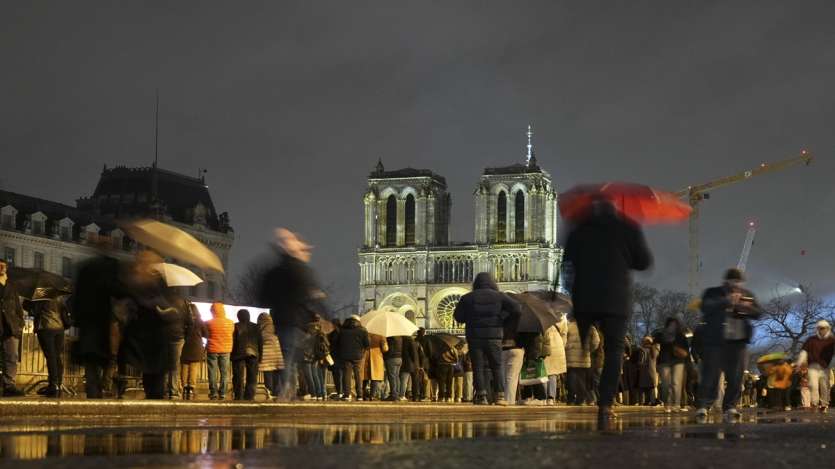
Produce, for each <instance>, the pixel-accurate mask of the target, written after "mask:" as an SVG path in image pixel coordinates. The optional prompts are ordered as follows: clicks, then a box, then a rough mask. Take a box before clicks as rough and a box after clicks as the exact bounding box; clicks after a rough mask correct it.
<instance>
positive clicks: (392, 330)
mask: <svg viewBox="0 0 835 469" xmlns="http://www.w3.org/2000/svg"><path fill="white" fill-rule="evenodd" d="M360 323H361V324H362V325H363V327H365V328H366V329H367V330H368V332H370V333H372V334H378V335H381V336H383V337H395V336H400V335H412V334H414V333H415V332H417V330H418V327H417V326H416V325H415V323H413V322H412V321H409V320H408V319H406V316H403V315H402V314H400V313H398V312H397V311H392V310H379V309H378V310H376V311H371V312H369V313H367V314H366V315H364V316H363V317H361V318H360Z"/></svg>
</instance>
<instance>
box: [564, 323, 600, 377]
mask: <svg viewBox="0 0 835 469" xmlns="http://www.w3.org/2000/svg"><path fill="white" fill-rule="evenodd" d="M599 345H600V335H599V334H598V333H597V328H596V327H594V326H592V327H590V328H589V332H588V337H586V343H585V345H584V344H583V341H582V340H581V339H580V328H578V327H577V321H569V322H568V331H567V333H566V341H565V362H566V365H567V366H568V368H591V351H592V350H593V349H596V348H597V347H598V346H599Z"/></svg>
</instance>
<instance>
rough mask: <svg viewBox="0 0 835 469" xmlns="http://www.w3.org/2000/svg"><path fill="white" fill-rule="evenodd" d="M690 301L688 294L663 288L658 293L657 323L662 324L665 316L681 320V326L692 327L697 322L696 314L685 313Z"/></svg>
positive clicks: (665, 318)
mask: <svg viewBox="0 0 835 469" xmlns="http://www.w3.org/2000/svg"><path fill="white" fill-rule="evenodd" d="M689 303H690V295H688V294H687V293H685V292H681V291H675V290H664V291H663V292H661V294H660V295H658V311H657V316H656V318H657V319H656V320H657V325H658V326H659V327H661V326H663V325H664V321H666V320H667V318H677V319H679V320H681V322H682V324H681V325H682V326H683V327H685V328H690V329H694V328H695V327H696V325H697V324H698V322H699V318H698V315H696V314H687V305H688V304H689Z"/></svg>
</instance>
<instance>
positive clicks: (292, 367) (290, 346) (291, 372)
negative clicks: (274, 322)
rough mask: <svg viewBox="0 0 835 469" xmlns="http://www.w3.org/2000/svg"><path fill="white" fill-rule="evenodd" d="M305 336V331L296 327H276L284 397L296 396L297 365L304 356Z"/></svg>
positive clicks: (306, 335) (282, 394)
mask: <svg viewBox="0 0 835 469" xmlns="http://www.w3.org/2000/svg"><path fill="white" fill-rule="evenodd" d="M307 337H308V334H307V332H305V331H304V330H302V329H299V328H298V327H292V326H291V327H282V328H279V329H278V340H279V342H280V343H281V353H282V354H283V355H284V370H283V374H284V376H283V377H282V383H281V385H282V389H281V396H282V397H283V398H285V399H292V398H294V397H296V378H297V376H298V372H297V369H298V368H297V367H298V365H299V362H301V361H302V359H303V358H304V344H305V343H306V341H307Z"/></svg>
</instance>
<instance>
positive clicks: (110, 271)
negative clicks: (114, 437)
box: [70, 254, 121, 399]
mask: <svg viewBox="0 0 835 469" xmlns="http://www.w3.org/2000/svg"><path fill="white" fill-rule="evenodd" d="M118 278H119V261H118V260H116V259H114V258H113V257H110V256H107V255H105V254H101V255H98V256H96V257H94V258H92V259H90V260H88V261H86V262H84V263H83V264H82V265H81V266H80V268H79V269H78V272H77V274H76V278H75V285H74V286H73V294H72V297H71V305H72V306H71V308H70V310H71V311H72V319H73V322H74V325H75V326H76V327H77V328H78V345H77V351H78V353H77V354H76V358H77V359H78V360H79V361H80V362H81V365H82V366H84V385H85V388H86V394H87V399H101V398H102V397H103V391H104V388H108V389H109V388H110V384H111V383H110V382H109V381H110V380H109V379H108V371H111V370H113V369H115V366H116V355H117V352H118V348H119V344H118V337H115V336H114V335H115V332H116V330H117V328H116V326H115V323H114V316H113V308H112V306H111V299H112V298H115V297H118V296H121V293H120V291H121V287H120V286H119V281H118Z"/></svg>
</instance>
